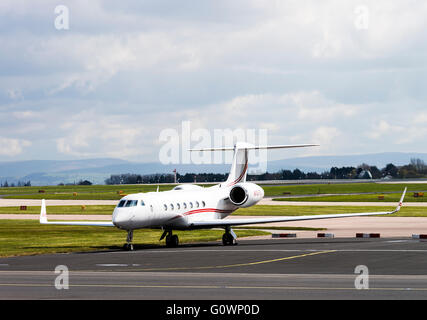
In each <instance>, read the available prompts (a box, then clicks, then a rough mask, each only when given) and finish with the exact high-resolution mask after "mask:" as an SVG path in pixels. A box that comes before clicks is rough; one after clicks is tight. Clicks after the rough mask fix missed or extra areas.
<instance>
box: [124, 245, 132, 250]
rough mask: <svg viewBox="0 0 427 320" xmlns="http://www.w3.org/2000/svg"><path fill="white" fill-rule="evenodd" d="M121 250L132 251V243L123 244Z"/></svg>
mask: <svg viewBox="0 0 427 320" xmlns="http://www.w3.org/2000/svg"><path fill="white" fill-rule="evenodd" d="M123 250H125V251H133V244H132V243H125V244H124V245H123Z"/></svg>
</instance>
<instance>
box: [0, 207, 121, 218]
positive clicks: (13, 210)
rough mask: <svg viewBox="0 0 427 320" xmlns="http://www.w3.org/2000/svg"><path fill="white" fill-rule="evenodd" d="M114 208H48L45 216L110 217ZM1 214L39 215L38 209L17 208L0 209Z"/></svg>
mask: <svg viewBox="0 0 427 320" xmlns="http://www.w3.org/2000/svg"><path fill="white" fill-rule="evenodd" d="M114 207H115V206H86V207H85V209H82V207H81V206H48V207H47V214H48V215H49V216H50V215H55V214H72V215H79V214H83V215H86V214H87V215H92V214H94V215H111V214H112V212H113V209H114ZM1 214H40V207H27V210H20V209H19V207H0V215H1Z"/></svg>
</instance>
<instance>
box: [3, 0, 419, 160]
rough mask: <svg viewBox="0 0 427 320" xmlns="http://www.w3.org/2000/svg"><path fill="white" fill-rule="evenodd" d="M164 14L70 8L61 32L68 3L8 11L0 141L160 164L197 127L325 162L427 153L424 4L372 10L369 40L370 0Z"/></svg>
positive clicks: (143, 5)
mask: <svg viewBox="0 0 427 320" xmlns="http://www.w3.org/2000/svg"><path fill="white" fill-rule="evenodd" d="M166 3H167V6H168V10H164V5H165V4H164V3H162V4H159V2H158V1H144V2H141V1H128V2H127V3H126V6H125V5H123V4H121V3H119V2H117V1H99V0H94V1H91V2H90V3H87V2H86V1H82V0H76V1H63V2H62V4H64V5H66V6H68V7H69V9H70V29H69V30H67V31H58V30H56V29H55V28H54V19H55V14H54V8H55V6H56V5H57V2H55V1H53V0H47V1H45V2H43V4H39V5H37V6H34V5H32V4H31V3H29V2H28V1H24V0H17V1H11V0H5V1H2V2H1V4H0V18H1V19H0V26H1V28H0V42H1V43H2V55H1V57H0V68H1V70H2V75H1V76H0V112H1V117H0V136H4V137H8V138H7V139H15V140H16V141H20V142H21V144H19V143H18V146H20V147H21V149H22V150H24V148H25V151H26V153H25V154H30V155H31V156H35V157H40V158H41V157H43V158H57V157H65V156H70V157H95V156H96V157H102V156H108V157H121V158H129V159H133V160H138V161H153V159H157V152H158V151H157V149H158V146H159V145H158V143H159V142H158V136H159V133H160V131H161V130H162V129H165V128H179V127H180V125H181V123H182V121H186V120H191V122H192V126H194V128H208V129H210V130H214V129H216V128H219V129H221V128H229V129H232V130H234V129H237V128H243V129H251V128H252V129H259V128H265V129H268V132H269V140H270V142H271V143H287V142H290V143H304V142H313V140H317V139H319V141H320V142H321V144H322V145H323V146H324V148H323V149H321V148H319V149H316V152H318V153H321V152H323V153H332V152H334V153H354V152H376V151H378V150H380V149H381V151H387V150H388V151H395V150H396V149H399V150H403V149H408V150H409V151H420V152H424V151H425V150H423V146H422V144H419V143H418V144H417V143H415V142H414V141H413V140H414V139H417V140H420V139H421V140H422V139H425V138H426V137H427V133H426V132H425V130H424V126H425V123H426V121H425V118H426V115H425V112H424V111H423V110H424V109H425V103H424V101H426V99H427V91H425V90H424V87H423V82H422V81H420V79H425V78H426V76H427V74H426V70H425V68H422V66H423V65H425V64H426V62H427V45H426V43H427V41H426V40H427V39H426V38H427V35H426V33H425V29H426V27H427V20H426V19H425V16H426V14H427V4H426V3H424V2H420V1H413V2H410V5H408V3H407V2H404V1H393V2H390V1H385V0H380V1H376V2H375V3H374V2H369V3H368V4H366V7H367V9H368V13H369V26H368V28H367V29H363V30H360V29H358V28H357V27H356V26H355V20H356V19H357V12H355V9H356V8H357V7H358V6H359V5H360V2H359V1H349V2H337V1H332V0H331V1H322V2H321V3H320V2H319V1H314V0H309V1H304V2H294V1H273V2H262V1H258V0H252V1H243V0H237V1H223V0H220V1H216V2H212V3H210V2H205V1H201V2H197V3H195V2H193V1H186V0H184V1H180V2H179V3H178V2H174V1H170V2H166ZM420 66H421V67H420ZM23 141H27V142H29V143H30V144H31V145H28V144H27V145H26V146H25V145H24V144H25V143H24V144H22V143H23ZM11 145H12V143H11ZM40 145H53V147H52V148H51V149H49V150H45V149H43V153H42V151H40V150H38V148H39V146H40ZM379 145H380V147H379ZM18 149H19V148H16V150H18ZM30 151H31V152H30ZM27 152H29V153H27ZM292 152H294V151H292ZM298 152H307V151H302V150H297V151H295V154H297V153H298ZM15 154H16V155H17V158H18V156H19V157H23V153H22V152H21V153H15ZM290 154H292V153H286V155H290ZM284 155H285V153H281V154H280V156H282V157H283V156H284ZM11 157H12V156H11Z"/></svg>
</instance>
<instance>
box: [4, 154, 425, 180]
mask: <svg viewBox="0 0 427 320" xmlns="http://www.w3.org/2000/svg"><path fill="white" fill-rule="evenodd" d="M411 158H420V159H423V160H424V161H426V162H427V153H398V152H392V153H378V154H363V155H348V156H316V157H301V158H291V159H283V160H275V161H270V162H269V163H268V164H267V171H268V172H277V171H279V170H281V169H287V170H294V169H296V168H298V169H300V170H302V171H304V172H308V171H315V172H319V173H320V172H323V171H326V170H329V169H330V168H331V167H343V166H354V167H355V166H357V165H360V164H362V163H367V164H369V165H374V166H377V167H378V168H380V169H381V168H383V167H385V166H386V165H387V164H388V163H393V164H395V165H398V166H400V165H405V164H408V163H409V162H410V160H411ZM252 167H253V166H252ZM250 168H251V166H250ZM174 169H177V171H178V172H179V173H181V174H185V173H210V172H213V173H227V172H228V170H229V164H214V165H194V164H179V165H174V164H172V165H163V164H161V163H157V162H149V163H136V162H130V161H126V160H120V159H110V158H105V159H86V160H70V161H68V160H35V161H16V162H0V182H4V181H6V180H7V181H8V182H9V183H12V182H16V181H18V180H20V181H28V180H30V181H31V183H32V185H55V184H58V183H74V182H78V181H79V180H85V179H87V180H89V181H92V182H93V183H97V184H102V183H104V180H105V179H106V178H108V177H109V176H110V175H111V174H119V173H136V174H152V173H172V171H173V170H174Z"/></svg>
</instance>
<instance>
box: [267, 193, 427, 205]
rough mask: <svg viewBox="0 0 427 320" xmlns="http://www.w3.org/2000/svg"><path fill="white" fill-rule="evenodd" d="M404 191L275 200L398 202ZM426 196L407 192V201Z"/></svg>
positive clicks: (278, 199)
mask: <svg viewBox="0 0 427 320" xmlns="http://www.w3.org/2000/svg"><path fill="white" fill-rule="evenodd" d="M379 195H382V196H384V199H383V200H379V199H378V196H379ZM401 196H402V193H389V194H361V195H333V196H317V197H298V198H275V199H273V200H274V201H304V202H305V201H309V202H316V201H319V202H396V203H398V202H399V200H400V197H401ZM426 201H427V194H426V196H425V197H419V198H415V197H414V196H413V194H407V195H406V197H405V202H426Z"/></svg>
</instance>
